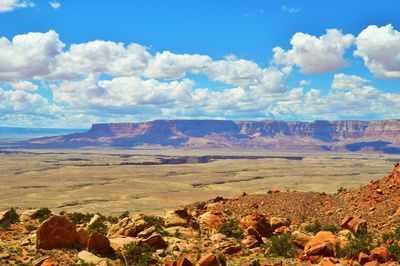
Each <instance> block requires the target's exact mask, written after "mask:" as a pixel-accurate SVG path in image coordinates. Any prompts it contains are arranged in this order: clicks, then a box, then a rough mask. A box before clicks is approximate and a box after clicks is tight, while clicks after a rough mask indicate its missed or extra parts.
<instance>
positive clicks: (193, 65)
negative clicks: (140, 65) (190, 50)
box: [144, 51, 212, 79]
mask: <svg viewBox="0 0 400 266" xmlns="http://www.w3.org/2000/svg"><path fill="white" fill-rule="evenodd" d="M211 61H212V59H211V58H210V57H209V56H206V55H199V54H174V53H171V52H169V51H165V52H162V53H157V54H156V55H155V57H154V58H152V59H151V60H150V63H149V66H148V67H147V68H146V69H145V71H144V75H145V76H146V77H148V78H162V79H179V78H182V77H184V76H185V74H186V72H200V71H201V70H202V69H203V68H204V67H205V66H206V65H207V64H208V63H210V62H211Z"/></svg>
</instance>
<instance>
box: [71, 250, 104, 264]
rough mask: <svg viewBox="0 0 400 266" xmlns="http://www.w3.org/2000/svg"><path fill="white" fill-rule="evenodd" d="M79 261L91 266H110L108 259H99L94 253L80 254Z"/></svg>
mask: <svg viewBox="0 0 400 266" xmlns="http://www.w3.org/2000/svg"><path fill="white" fill-rule="evenodd" d="M78 259H79V260H81V261H82V262H84V263H87V264H89V265H98V266H107V265H108V264H107V260H106V259H104V258H100V257H97V256H96V255H94V254H93V253H90V252H88V251H85V250H83V251H81V252H79V253H78Z"/></svg>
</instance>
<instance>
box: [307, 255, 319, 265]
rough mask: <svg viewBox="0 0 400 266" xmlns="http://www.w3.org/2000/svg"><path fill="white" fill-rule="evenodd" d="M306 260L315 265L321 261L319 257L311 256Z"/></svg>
mask: <svg viewBox="0 0 400 266" xmlns="http://www.w3.org/2000/svg"><path fill="white" fill-rule="evenodd" d="M308 259H309V260H310V262H311V263H312V264H317V263H319V261H320V260H321V256H318V255H313V256H309V257H308Z"/></svg>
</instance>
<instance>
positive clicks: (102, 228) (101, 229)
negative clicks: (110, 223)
mask: <svg viewBox="0 0 400 266" xmlns="http://www.w3.org/2000/svg"><path fill="white" fill-rule="evenodd" d="M88 229H89V231H92V232H96V233H99V234H102V235H107V232H108V227H107V225H106V224H105V223H104V222H103V221H101V220H99V221H97V222H94V223H92V224H91V225H89V226H88Z"/></svg>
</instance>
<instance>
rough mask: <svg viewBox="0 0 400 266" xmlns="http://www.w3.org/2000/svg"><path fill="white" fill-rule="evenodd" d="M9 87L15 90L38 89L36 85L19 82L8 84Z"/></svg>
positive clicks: (23, 81) (28, 82) (24, 81)
mask: <svg viewBox="0 0 400 266" xmlns="http://www.w3.org/2000/svg"><path fill="white" fill-rule="evenodd" d="M9 84H10V85H11V87H13V88H14V89H16V90H32V91H34V90H37V89H38V88H39V87H38V86H37V85H36V84H33V83H32V82H30V81H26V80H21V81H17V82H10V83H9Z"/></svg>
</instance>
